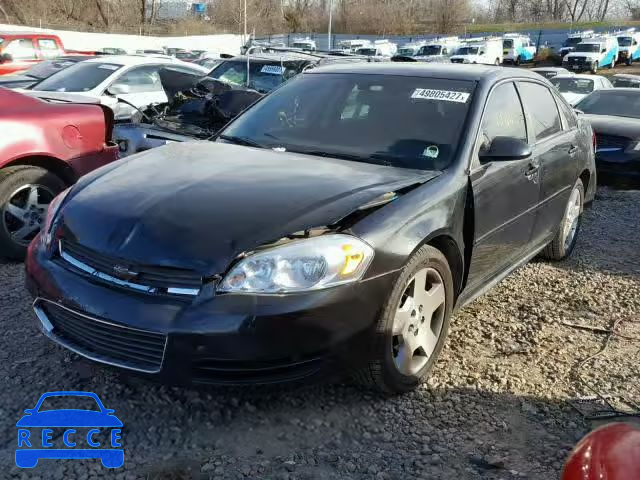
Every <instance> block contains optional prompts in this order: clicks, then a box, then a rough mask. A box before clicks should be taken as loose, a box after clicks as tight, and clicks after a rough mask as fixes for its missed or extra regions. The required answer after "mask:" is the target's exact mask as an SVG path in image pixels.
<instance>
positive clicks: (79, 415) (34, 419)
mask: <svg viewBox="0 0 640 480" xmlns="http://www.w3.org/2000/svg"><path fill="white" fill-rule="evenodd" d="M16 426H17V427H121V426H122V422H121V421H120V420H119V419H118V417H116V416H115V415H108V414H106V413H102V412H95V411H92V410H71V409H70V410H49V411H46V412H37V413H33V414H31V415H25V416H24V417H22V418H21V419H20V420H18V423H16Z"/></svg>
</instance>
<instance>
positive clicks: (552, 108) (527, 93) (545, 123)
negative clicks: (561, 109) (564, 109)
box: [518, 82, 562, 140]
mask: <svg viewBox="0 0 640 480" xmlns="http://www.w3.org/2000/svg"><path fill="white" fill-rule="evenodd" d="M518 90H519V91H520V96H521V97H522V103H523V104H524V109H525V111H526V112H527V119H528V124H529V126H530V128H531V133H532V134H533V136H534V138H535V139H536V140H543V139H545V138H547V137H550V136H551V135H554V134H555V133H558V132H559V131H560V130H562V126H561V123H560V115H559V113H558V107H557V106H556V102H555V100H554V99H553V96H552V94H551V92H550V91H549V89H548V88H547V87H545V86H542V85H540V84H538V83H530V82H520V83H518Z"/></svg>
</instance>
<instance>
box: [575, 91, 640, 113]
mask: <svg viewBox="0 0 640 480" xmlns="http://www.w3.org/2000/svg"><path fill="white" fill-rule="evenodd" d="M576 109H577V110H581V111H583V112H584V113H590V114H592V115H612V116H615V117H630V118H640V91H638V92H637V93H636V92H632V91H629V90H618V91H616V90H615V89H609V90H596V91H595V92H593V93H592V94H591V95H589V96H588V97H586V98H584V99H583V100H582V101H581V102H579V103H578V104H577V105H576Z"/></svg>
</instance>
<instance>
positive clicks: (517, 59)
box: [513, 55, 520, 67]
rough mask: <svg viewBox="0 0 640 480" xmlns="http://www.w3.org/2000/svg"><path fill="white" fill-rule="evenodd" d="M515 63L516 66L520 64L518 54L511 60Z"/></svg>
mask: <svg viewBox="0 0 640 480" xmlns="http://www.w3.org/2000/svg"><path fill="white" fill-rule="evenodd" d="M513 63H514V64H515V66H516V67H519V66H520V55H518V56H517V57H516V59H515V61H514V62H513Z"/></svg>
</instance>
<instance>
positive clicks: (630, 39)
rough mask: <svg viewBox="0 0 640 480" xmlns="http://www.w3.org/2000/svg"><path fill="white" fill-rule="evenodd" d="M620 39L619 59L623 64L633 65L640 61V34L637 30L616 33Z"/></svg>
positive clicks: (631, 29)
mask: <svg viewBox="0 0 640 480" xmlns="http://www.w3.org/2000/svg"><path fill="white" fill-rule="evenodd" d="M614 35H615V37H616V38H617V39H618V46H619V52H618V58H619V60H620V61H621V62H624V63H626V64H627V65H631V64H632V63H633V62H634V61H635V60H638V59H640V33H638V32H636V29H635V28H630V29H628V30H625V31H622V32H616V33H614Z"/></svg>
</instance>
